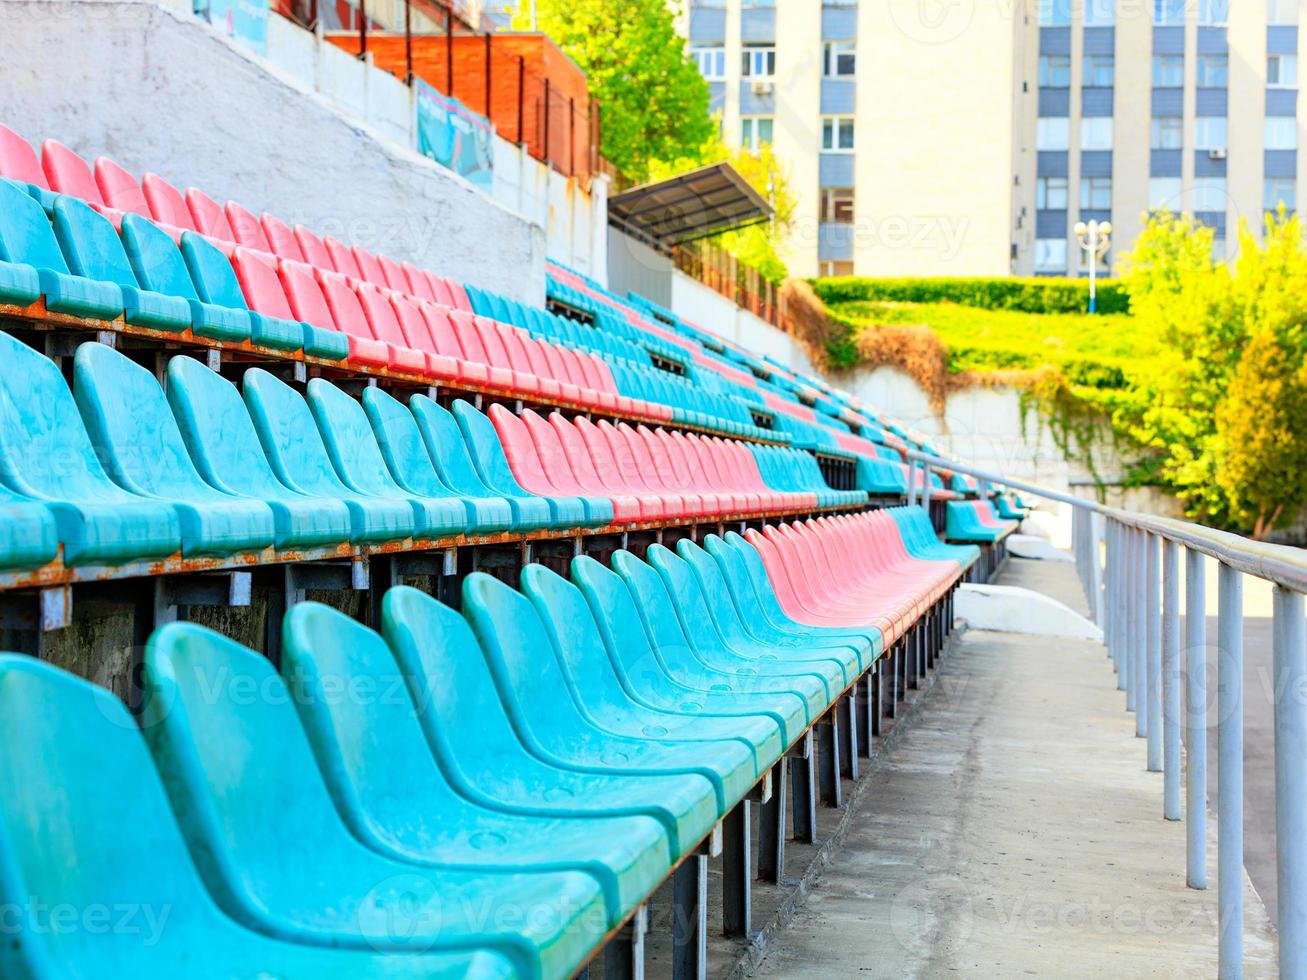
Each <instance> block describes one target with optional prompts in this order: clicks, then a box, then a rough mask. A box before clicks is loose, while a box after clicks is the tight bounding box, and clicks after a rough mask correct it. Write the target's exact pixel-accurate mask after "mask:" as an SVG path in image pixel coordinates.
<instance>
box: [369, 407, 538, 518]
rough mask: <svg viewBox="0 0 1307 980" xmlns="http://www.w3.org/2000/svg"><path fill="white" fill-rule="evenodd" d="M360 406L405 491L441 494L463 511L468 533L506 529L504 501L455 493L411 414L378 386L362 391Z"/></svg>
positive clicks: (507, 510)
mask: <svg viewBox="0 0 1307 980" xmlns="http://www.w3.org/2000/svg"><path fill="white" fill-rule="evenodd" d="M363 409H364V411H365V412H366V413H367V416H368V421H369V422H371V423H372V432H373V434H374V435H375V436H376V439H377V444H378V445H379V446H380V448H381V454H382V456H383V457H384V458H385V461H386V465H387V466H388V467H389V468H390V473H391V476H393V477H394V479H395V482H396V483H397V484H399V486H400V487H402V488H403V489H404V491H405V492H406V493H409V494H415V495H416V496H418V497H445V498H448V499H450V500H453V501H456V502H458V504H460V505H461V506H462V507H463V508H464V509H465V511H466V516H465V523H466V530H467V533H469V534H493V533H496V532H499V531H507V530H508V529H509V528H510V527H511V526H512V524H513V512H512V510H511V509H510V508H509V505H508V501H506V500H500V499H497V498H495V497H481V496H463V495H461V494H457V493H455V491H454V490H452V489H451V488H450V487H449V486H448V485H447V484H446V483H445V482H444V480H443V479H441V476H440V474H439V473H438V472H437V470H436V467H435V465H434V464H433V462H432V460H431V457H430V455H429V454H428V453H427V447H426V445H425V443H424V442H423V441H422V432H421V430H420V429H419V428H418V424H417V420H416V419H414V418H413V413H412V412H410V411H409V410H408V409H407V408H405V407H404V406H403V405H402V404H401V403H400V402H398V401H396V400H395V399H394V398H393V397H391V396H390V395H388V394H386V392H384V391H382V390H381V389H380V388H375V387H373V388H365V389H364V390H363Z"/></svg>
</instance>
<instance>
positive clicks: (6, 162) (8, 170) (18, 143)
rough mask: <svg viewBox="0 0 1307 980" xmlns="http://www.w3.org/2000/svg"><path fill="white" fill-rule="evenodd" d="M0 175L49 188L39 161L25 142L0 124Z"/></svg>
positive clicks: (29, 145) (30, 145) (34, 185)
mask: <svg viewBox="0 0 1307 980" xmlns="http://www.w3.org/2000/svg"><path fill="white" fill-rule="evenodd" d="M0 177H8V178H9V179H10V180H16V181H18V182H19V183H20V184H31V185H32V186H33V187H40V188H41V189H42V190H47V191H48V190H49V189H50V182H49V181H48V180H46V177H45V171H43V170H42V169H41V161H40V160H39V159H38V158H37V156H36V151H35V150H34V149H32V144H31V143H29V142H27V140H25V139H23V138H22V137H21V136H19V135H18V134H17V133H15V132H14V131H13V130H12V129H10V128H9V127H8V126H0Z"/></svg>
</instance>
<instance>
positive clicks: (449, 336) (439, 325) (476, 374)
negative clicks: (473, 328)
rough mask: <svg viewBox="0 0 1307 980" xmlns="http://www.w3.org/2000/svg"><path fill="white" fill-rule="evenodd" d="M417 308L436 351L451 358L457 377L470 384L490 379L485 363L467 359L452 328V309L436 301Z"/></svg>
mask: <svg viewBox="0 0 1307 980" xmlns="http://www.w3.org/2000/svg"><path fill="white" fill-rule="evenodd" d="M419 309H420V310H421V311H422V318H423V319H424V320H425V321H426V323H427V333H428V334H429V335H430V337H431V342H432V345H433V346H434V347H435V349H436V353H437V354H443V355H444V356H445V357H448V358H451V359H453V361H454V363H455V366H456V369H457V371H458V379H459V380H460V381H463V382H467V383H470V384H486V383H487V382H488V381H489V380H490V369H489V367H487V366H486V365H485V364H480V363H477V362H476V361H470V360H468V357H467V354H466V353H465V352H464V350H463V345H462V344H461V343H460V342H459V339H458V333H457V332H456V331H455V330H454V321H453V320H451V319H450V313H451V312H452V311H451V310H450V309H449V308H448V307H446V306H441V305H439V304H438V303H423V304H422V305H421V306H420V307H419Z"/></svg>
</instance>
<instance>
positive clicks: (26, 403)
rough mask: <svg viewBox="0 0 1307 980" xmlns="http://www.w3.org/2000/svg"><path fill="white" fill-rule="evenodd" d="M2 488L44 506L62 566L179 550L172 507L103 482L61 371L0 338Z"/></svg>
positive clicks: (104, 477) (27, 349) (115, 561)
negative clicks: (56, 537)
mask: <svg viewBox="0 0 1307 980" xmlns="http://www.w3.org/2000/svg"><path fill="white" fill-rule="evenodd" d="M0 483H3V484H4V485H5V486H7V487H8V489H9V490H10V491H12V492H14V493H17V494H19V495H20V496H22V497H25V498H29V499H31V500H36V501H40V502H42V503H44V504H45V505H46V506H47V507H48V508H49V510H50V512H51V514H52V515H53V516H54V520H55V526H56V528H57V530H58V535H59V541H60V543H61V544H62V545H63V558H64V562H65V563H67V564H70V565H86V564H96V563H107V564H122V563H123V562H129V561H134V560H138V559H147V558H163V557H167V556H168V555H172V554H174V553H176V552H177V551H178V550H179V549H180V547H181V527H180V523H179V521H178V518H177V514H176V512H175V511H174V509H173V508H172V507H171V506H170V505H168V504H167V503H165V502H163V501H159V500H147V499H145V498H142V497H139V496H137V495H135V494H132V493H129V492H128V491H126V490H124V489H123V488H122V487H120V486H118V485H117V484H116V483H114V482H113V481H112V480H110V479H109V477H108V475H107V474H106V473H105V471H104V467H103V466H102V465H101V464H100V460H99V459H98V458H97V456H96V452H95V448H94V447H93V446H92V444H91V440H90V437H89V436H88V435H87V433H86V427H85V426H84V425H83V424H82V417H81V414H80V413H79V412H78V409H77V404H76V402H74V401H73V395H72V392H71V391H69V390H68V385H67V384H65V382H64V379H63V376H62V375H61V374H60V373H59V369H58V368H57V367H55V365H54V363H53V362H52V361H50V360H49V359H48V358H46V357H44V356H42V355H41V354H38V353H37V352H36V351H34V350H32V348H30V347H28V346H26V345H25V344H21V343H19V342H18V341H17V340H14V339H13V338H12V337H10V336H9V335H8V334H5V333H0Z"/></svg>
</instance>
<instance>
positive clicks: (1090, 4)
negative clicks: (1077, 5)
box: [1085, 0, 1116, 27]
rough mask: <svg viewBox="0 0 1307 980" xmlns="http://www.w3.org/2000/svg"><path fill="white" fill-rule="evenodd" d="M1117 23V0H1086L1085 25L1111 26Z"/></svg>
mask: <svg viewBox="0 0 1307 980" xmlns="http://www.w3.org/2000/svg"><path fill="white" fill-rule="evenodd" d="M1115 23H1116V0H1085V26H1086V27H1111V26H1112V25H1113V24H1115Z"/></svg>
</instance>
